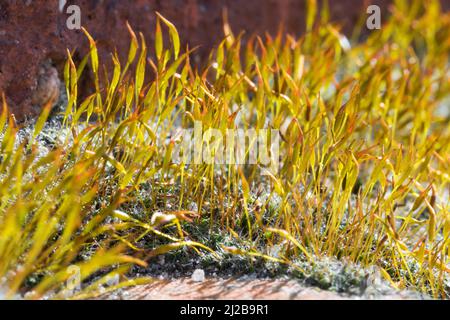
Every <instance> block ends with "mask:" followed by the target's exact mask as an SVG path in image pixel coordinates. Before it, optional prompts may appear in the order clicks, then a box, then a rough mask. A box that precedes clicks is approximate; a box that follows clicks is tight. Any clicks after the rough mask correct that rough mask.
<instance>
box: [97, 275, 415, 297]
mask: <svg viewBox="0 0 450 320" xmlns="http://www.w3.org/2000/svg"><path fill="white" fill-rule="evenodd" d="M418 298H419V296H418V295H417V294H413V293H410V292H407V291H403V292H402V291H399V292H391V293H387V294H384V295H378V296H370V295H364V296H358V295H348V294H339V293H336V292H332V291H325V290H321V289H318V288H313V287H306V286H304V285H302V284H300V283H299V282H298V281H296V280H287V279H286V280H281V279H274V280H269V279H253V280H243V279H234V278H230V279H218V278H207V279H206V280H205V281H203V282H195V281H193V280H192V279H190V278H180V279H163V280H155V281H154V282H152V283H150V284H147V285H140V286H136V287H130V288H127V289H121V290H119V291H116V292H113V293H108V294H105V295H102V296H100V297H99V299H124V300H344V299H387V300H407V299H418Z"/></svg>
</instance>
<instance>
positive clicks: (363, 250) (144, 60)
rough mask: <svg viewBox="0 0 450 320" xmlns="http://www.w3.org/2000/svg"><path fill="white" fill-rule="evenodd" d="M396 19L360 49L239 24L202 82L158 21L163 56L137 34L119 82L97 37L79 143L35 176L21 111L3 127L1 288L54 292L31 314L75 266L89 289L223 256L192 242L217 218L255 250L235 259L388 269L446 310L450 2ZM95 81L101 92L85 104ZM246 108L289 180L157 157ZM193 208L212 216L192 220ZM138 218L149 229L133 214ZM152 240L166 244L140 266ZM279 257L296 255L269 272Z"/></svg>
mask: <svg viewBox="0 0 450 320" xmlns="http://www.w3.org/2000/svg"><path fill="white" fill-rule="evenodd" d="M311 3H315V1H311ZM395 3H396V6H395V8H394V11H393V14H392V16H391V17H390V18H389V21H387V23H386V24H385V25H384V26H383V27H382V29H381V30H379V31H376V32H372V33H371V34H370V36H369V37H368V39H366V40H365V41H362V42H360V43H352V45H351V46H350V45H349V43H348V41H347V40H346V38H345V37H344V36H343V35H341V34H340V32H339V28H338V27H337V26H334V25H331V24H329V23H327V21H315V22H314V16H313V14H311V15H310V18H308V30H309V31H308V33H307V34H306V35H304V36H303V37H301V38H299V39H295V38H293V37H291V36H289V35H283V34H281V33H280V34H279V35H278V36H277V37H275V38H271V37H270V36H267V37H265V38H260V37H255V36H252V37H249V38H248V39H247V40H248V41H247V42H246V44H245V46H242V44H243V42H241V36H236V35H233V34H232V33H231V28H230V26H228V25H227V24H225V28H224V29H225V31H226V33H227V34H226V35H227V37H226V39H225V40H224V41H223V42H221V43H220V44H219V45H218V47H217V49H216V50H215V51H214V52H212V53H211V55H210V59H209V61H208V67H207V68H205V69H204V70H201V71H199V70H196V69H193V68H192V67H191V64H190V60H189V56H190V52H189V51H187V52H185V53H183V52H180V42H179V36H178V33H177V30H176V29H175V27H174V26H173V25H172V24H171V23H170V22H169V21H167V20H166V19H164V18H163V17H161V16H159V15H158V19H157V29H156V30H157V31H156V36H155V39H156V41H155V43H154V44H152V45H151V46H150V45H149V44H148V43H147V44H146V43H145V40H144V39H143V37H141V36H140V37H138V36H136V35H135V34H134V32H133V31H132V29H131V28H129V31H130V36H131V45H130V50H129V55H128V60H127V62H126V63H125V64H121V63H120V62H119V58H118V57H117V56H116V55H113V58H112V59H113V65H114V69H113V70H111V71H110V74H106V75H105V76H104V74H105V73H104V71H103V68H102V62H101V61H98V56H97V50H96V46H95V41H94V39H92V38H91V37H90V36H89V34H88V33H87V32H86V35H87V37H88V39H89V41H90V44H91V50H90V53H89V55H88V56H87V57H86V58H85V59H84V60H83V61H82V62H81V63H80V64H79V65H78V66H76V65H75V64H74V62H73V61H72V58H71V56H70V54H69V59H68V63H67V65H66V69H65V80H66V84H67V92H68V97H69V101H68V104H67V108H66V112H65V117H64V126H65V128H66V129H68V132H70V133H69V134H68V135H67V138H66V141H65V142H64V143H61V145H59V146H57V147H56V148H55V149H54V150H52V151H50V152H49V153H48V154H47V155H45V156H44V157H42V158H38V157H37V151H36V147H35V145H36V144H35V143H34V140H31V141H28V142H27V143H23V144H21V145H19V146H17V143H15V140H16V139H15V137H16V133H17V128H16V127H15V125H14V124H13V122H12V120H10V118H9V116H8V115H7V113H6V109H4V112H3V115H2V118H1V123H0V129H2V130H3V139H2V145H1V156H2V159H1V165H0V174H1V175H0V197H1V198H0V199H1V202H0V276H1V277H4V283H3V287H4V288H7V289H8V290H9V291H8V294H9V295H10V296H11V295H14V294H15V293H16V292H20V290H24V289H25V288H33V285H32V284H31V285H30V284H29V283H28V284H27V283H26V282H27V280H29V278H30V277H31V276H35V277H38V278H39V281H37V284H36V286H35V287H34V288H33V293H34V294H32V295H30V297H34V298H37V297H41V296H42V295H43V294H44V293H46V292H48V291H49V290H55V292H59V291H58V290H60V289H61V285H62V284H63V283H64V281H66V280H67V279H68V277H69V275H68V274H67V267H68V266H70V265H72V264H76V265H79V266H80V267H81V274H82V280H85V279H87V278H88V277H89V276H91V275H93V274H94V273H95V272H97V271H105V270H113V272H115V271H114V270H116V272H118V273H124V272H125V271H126V268H127V267H128V266H129V265H130V264H131V263H140V264H144V263H145V262H144V261H141V260H138V258H139V259H142V260H146V258H149V257H151V256H154V255H157V254H162V253H165V252H168V251H170V250H174V249H178V248H180V247H184V246H189V247H191V248H193V249H194V250H197V251H199V249H200V250H209V249H208V248H206V247H205V246H203V245H202V244H201V243H197V242H193V241H187V240H186V239H185V235H186V234H185V231H183V225H184V224H186V223H196V222H198V221H199V220H200V219H203V218H209V219H210V223H211V226H212V227H218V228H221V229H223V230H226V231H227V232H229V233H230V234H231V235H232V236H233V237H235V238H236V241H237V242H238V243H242V244H243V246H242V248H225V247H224V248H223V249H224V250H228V251H229V252H231V253H235V254H246V255H252V256H260V257H265V258H267V259H273V260H275V261H278V262H280V263H285V264H292V265H293V267H296V265H295V264H294V263H293V261H294V260H298V259H300V260H303V261H309V262H310V263H314V260H315V259H320V258H321V257H325V256H330V257H336V258H338V259H342V260H344V261H347V262H352V263H359V264H361V265H362V266H364V267H366V266H373V265H376V266H378V267H379V268H380V270H381V273H382V274H383V275H384V276H385V277H386V279H387V280H388V281H390V282H391V284H392V285H393V286H395V287H398V288H405V287H413V288H417V289H419V290H422V291H426V292H428V293H430V294H432V295H433V296H435V297H448V295H449V288H448V283H447V284H446V281H448V280H447V279H448V273H449V272H450V270H449V262H450V261H449V250H450V247H449V245H450V240H449V236H450V216H449V180H450V176H449V172H450V170H449V168H450V153H449V148H450V130H449V129H450V126H449V109H450V108H449V105H448V104H449V100H448V99H449V94H450V81H449V70H448V66H449V64H448V62H449V61H448V57H449V52H450V15H449V14H448V13H447V14H445V13H442V12H441V11H440V9H439V1H429V2H427V4H426V5H425V4H422V1H412V2H409V3H408V2H406V1H400V0H399V1H396V2H395ZM312 7H313V8H315V6H314V5H313V6H312ZM314 10H315V9H314ZM163 32H168V35H169V37H168V38H167V39H170V45H169V44H168V43H164V39H166V38H165V37H163V35H162V34H163ZM166 41H167V40H166ZM150 48H151V49H152V50H150ZM150 55H151V56H154V57H156V60H155V59H153V60H152V59H150V58H148V56H150ZM87 66H88V67H89V68H90V72H92V74H93V79H94V80H95V88H94V91H95V92H94V94H92V95H91V96H89V97H88V98H87V99H86V100H84V101H78V93H77V92H78V90H77V83H78V79H79V78H80V77H81V76H82V74H83V72H87V71H86V70H85V69H86V67H87ZM146 75H148V76H150V77H151V78H152V79H154V80H152V81H151V82H148V83H146V82H145V77H146ZM235 106H238V107H239V113H240V117H241V119H242V123H243V126H244V127H245V128H257V129H261V128H265V127H266V124H268V125H269V126H270V127H271V128H274V129H280V135H281V145H280V151H281V161H282V166H281V168H280V170H279V172H278V173H276V174H273V175H269V176H265V177H262V176H261V168H259V167H258V166H245V168H244V167H243V166H241V167H235V166H232V165H207V164H203V165H194V164H186V165H184V164H176V163H173V162H172V161H171V156H172V152H173V148H174V146H175V145H176V144H177V143H179V140H178V139H176V137H175V138H172V139H167V141H166V143H165V144H163V145H160V144H157V137H170V136H171V134H173V132H174V130H175V129H176V124H175V123H180V124H181V125H182V126H183V127H192V125H193V122H194V121H202V123H203V125H204V127H205V128H209V127H212V128H217V129H219V130H221V131H222V132H225V130H226V129H232V128H234V127H235V122H234V118H235V117H236V115H237V112H235V109H234V107H235ZM47 114H48V112H44V114H43V116H42V117H41V118H40V119H39V120H38V122H37V124H36V133H35V134H34V135H33V137H36V136H38V135H39V134H40V131H41V130H42V127H43V123H44V121H45V119H46V118H47ZM172 137H173V136H172ZM33 139H34V138H33ZM219 169H221V172H222V173H220V172H219ZM148 185H150V186H152V188H150V189H149V188H148ZM144 186H145V187H144ZM158 188H159V189H158ZM158 190H159V191H158ZM161 190H162V191H161ZM164 190H172V191H171V192H173V190H176V192H175V194H176V200H175V202H176V208H172V210H164V206H163V211H164V212H162V213H157V212H156V211H157V210H159V208H157V207H156V205H155V204H153V205H147V204H145V203H144V201H143V200H142V193H143V192H144V193H149V194H148V195H147V196H148V197H150V198H156V197H161V198H162V199H163V201H165V200H164V199H165V198H164V194H163V195H161V192H162V193H164ZM167 192H169V191H167ZM264 192H265V193H267V195H266V196H264V197H259V195H260V194H261V193H264ZM171 196H173V195H172V194H171ZM192 202H195V203H197V205H198V212H190V211H187V208H188V206H189V204H190V203H192ZM133 203H140V205H141V208H142V211H143V214H142V215H138V216H136V215H135V214H132V213H131V212H127V209H126V208H128V207H129V206H130V204H133ZM274 203H275V205H274ZM155 215H156V216H155ZM112 217H113V218H114V219H111V218H112ZM107 218H108V219H107ZM148 234H154V235H155V237H158V238H160V239H162V241H163V242H162V243H163V244H161V245H159V246H156V247H153V248H152V249H149V250H148V251H147V250H143V249H142V248H139V247H138V246H137V242H138V241H139V240H140V239H142V238H143V237H144V236H145V235H148ZM244 244H245V248H246V249H245V250H243V248H244ZM275 245H276V246H278V247H280V248H282V249H281V251H280V253H279V254H278V255H277V256H276V257H275V256H273V257H272V256H271V252H272V251H271V250H270V248H272V247H273V246H275ZM248 248H250V249H248ZM86 251H88V252H89V254H88V259H85V260H83V259H82V258H81V256H80V255H81V254H82V253H83V252H86ZM199 252H200V251H199ZM132 257H135V258H132ZM98 281H100V282H101V281H102V280H98ZM94 289H95V284H93V285H91V286H90V287H88V288H87V289H86V290H85V292H87V293H89V292H91V291H90V290H94Z"/></svg>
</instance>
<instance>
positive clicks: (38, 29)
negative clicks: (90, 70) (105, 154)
mask: <svg viewBox="0 0 450 320" xmlns="http://www.w3.org/2000/svg"><path fill="white" fill-rule="evenodd" d="M305 2H306V1H305V0H163V1H162V0H135V1H122V0H120V1H119V0H68V1H66V3H65V6H64V8H63V10H62V12H61V11H60V10H59V1H57V0H50V1H48V0H0V91H4V92H5V93H6V96H7V102H8V104H9V106H10V108H11V110H12V111H13V112H14V113H15V115H16V118H17V119H23V118H24V117H25V115H30V116H35V115H36V114H37V113H38V112H39V110H40V107H41V106H42V105H43V104H45V102H46V101H45V100H46V99H48V98H49V96H51V95H49V94H48V92H47V91H50V92H53V91H54V90H56V89H55V86H56V85H57V80H56V77H55V70H57V71H58V73H59V75H60V76H59V77H60V78H62V77H61V74H62V69H63V64H64V60H65V58H66V49H67V48H70V50H75V49H76V50H77V51H76V52H77V53H76V54H75V58H76V59H79V58H80V56H82V55H83V54H84V53H86V49H87V45H88V44H87V41H86V39H85V37H84V35H83V34H82V32H81V31H80V30H69V29H68V28H67V27H66V20H67V18H68V16H69V15H68V14H67V13H66V8H68V6H70V5H72V4H75V5H78V6H79V7H80V8H81V14H82V15H81V23H82V25H83V26H84V27H86V29H87V30H89V32H90V33H91V34H92V35H93V37H94V38H95V39H96V40H97V41H98V45H99V49H100V50H99V53H100V56H101V59H102V61H107V60H108V61H109V55H110V52H112V51H113V50H114V48H117V49H118V52H119V54H120V55H121V56H122V57H123V56H124V55H125V54H126V52H127V50H128V43H129V37H128V33H127V30H126V28H125V22H126V21H129V22H130V24H131V26H132V27H133V28H134V29H135V30H136V31H141V32H143V33H144V34H145V36H146V39H148V41H149V44H152V42H151V41H153V30H154V25H155V11H159V12H160V13H162V14H163V15H164V16H166V17H167V18H168V19H169V20H171V21H172V22H174V24H175V25H176V26H177V28H178V29H179V32H180V35H181V37H182V39H183V41H184V43H186V42H189V43H190V46H191V47H193V46H196V45H200V46H201V48H200V50H198V53H197V55H196V57H195V59H194V61H196V62H200V61H201V60H202V59H201V58H202V56H205V54H206V53H207V52H208V51H209V50H210V49H211V47H212V46H214V44H217V43H218V42H219V41H220V40H221V38H222V36H223V31H222V10H223V8H225V7H226V8H227V9H228V15H229V21H230V24H231V26H232V28H233V29H234V30H235V31H236V30H245V31H246V33H247V34H250V33H260V34H261V33H264V32H266V31H268V32H271V33H274V32H276V31H277V28H278V26H279V24H280V23H283V24H285V26H286V30H287V31H288V32H290V33H294V34H300V33H301V32H302V30H303V26H304V13H305V10H304V5H305ZM329 2H330V7H331V12H332V16H333V17H334V18H335V19H340V20H341V21H342V22H343V24H344V25H345V26H347V27H349V26H350V25H351V24H353V23H354V22H355V21H356V19H357V17H358V16H359V14H361V13H362V12H364V8H365V7H367V3H369V2H368V1H354V0H342V1H329ZM390 2H391V1H389V0H378V1H370V3H372V4H374V3H376V4H379V5H380V6H382V8H384V9H386V8H387V5H388V3H390ZM46 81H49V82H50V83H46ZM85 83H88V82H86V80H85ZM46 92H47V93H46Z"/></svg>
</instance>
